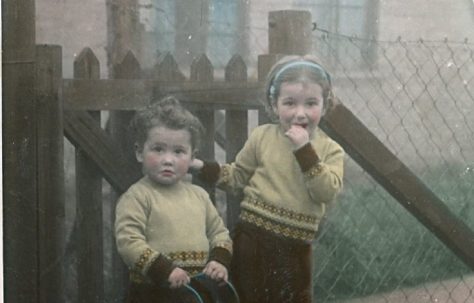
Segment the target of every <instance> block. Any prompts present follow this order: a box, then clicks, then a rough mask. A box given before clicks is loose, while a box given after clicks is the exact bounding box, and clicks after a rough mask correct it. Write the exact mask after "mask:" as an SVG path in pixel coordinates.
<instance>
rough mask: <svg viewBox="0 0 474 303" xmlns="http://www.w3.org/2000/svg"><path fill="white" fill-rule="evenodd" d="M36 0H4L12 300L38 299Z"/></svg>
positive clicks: (7, 259) (7, 265)
mask: <svg viewBox="0 0 474 303" xmlns="http://www.w3.org/2000/svg"><path fill="white" fill-rule="evenodd" d="M34 3H35V2H34V1H33V0H4V1H2V26H3V28H2V34H3V36H2V77H3V78H2V85H3V89H2V97H3V100H2V117H3V118H2V132H3V136H2V137H3V138H2V139H3V140H2V141H3V163H2V165H3V220H4V221H3V239H5V241H4V242H3V260H4V264H3V267H4V272H3V274H4V275H3V283H4V287H5V293H4V297H5V302H12V303H15V302H38V301H39V297H38V295H39V289H38V287H39V282H38V275H39V271H38V269H39V264H38V258H37V256H38V231H37V224H38V218H37V215H38V213H37V211H38V208H37V206H38V205H37V202H38V197H37V172H38V167H37V161H38V159H37V150H36V138H37V137H36V119H37V116H38V114H37V113H36V108H35V92H34V82H35V78H34V77H35V5H34ZM7 239H8V241H7Z"/></svg>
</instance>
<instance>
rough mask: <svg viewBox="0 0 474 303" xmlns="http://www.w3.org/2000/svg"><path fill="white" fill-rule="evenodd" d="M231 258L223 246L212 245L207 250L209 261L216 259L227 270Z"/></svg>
mask: <svg viewBox="0 0 474 303" xmlns="http://www.w3.org/2000/svg"><path fill="white" fill-rule="evenodd" d="M231 259H232V254H231V253H230V251H228V250H227V249H225V248H222V247H214V248H213V249H212V250H211V251H210V252H209V260H208V262H209V261H216V262H219V263H220V264H222V265H224V266H225V268H227V270H229V268H230V261H231Z"/></svg>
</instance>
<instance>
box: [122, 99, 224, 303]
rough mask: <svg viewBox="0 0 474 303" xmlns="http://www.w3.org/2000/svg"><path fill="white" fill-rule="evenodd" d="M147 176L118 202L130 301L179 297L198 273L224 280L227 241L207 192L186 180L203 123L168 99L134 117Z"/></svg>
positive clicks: (139, 153) (139, 155) (140, 158)
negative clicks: (193, 275)
mask: <svg viewBox="0 0 474 303" xmlns="http://www.w3.org/2000/svg"><path fill="white" fill-rule="evenodd" d="M131 126H132V130H133V131H134V133H135V140H136V141H135V151H136V157H137V160H138V161H139V162H140V163H142V167H143V174H144V177H143V178H142V179H141V180H139V181H138V182H137V183H135V184H134V185H132V186H131V187H130V188H129V189H128V191H127V192H125V193H124V194H123V195H122V196H121V197H120V200H119V202H118V204H117V210H116V221H115V237H116V242H117V248H118V251H119V253H120V255H121V256H122V258H123V260H124V261H125V263H126V264H127V265H128V267H129V269H130V280H131V284H130V290H129V295H128V299H127V300H128V302H134V303H140V302H143V303H145V302H146V303H149V302H182V301H176V300H175V298H176V295H175V294H176V291H173V289H174V288H179V287H181V286H183V285H184V284H187V283H189V282H190V274H194V273H197V272H200V271H203V272H204V273H205V274H207V275H208V276H209V277H211V278H212V279H215V280H217V281H221V280H225V281H226V280H227V277H228V271H227V267H228V266H229V264H230V259H231V251H232V242H231V240H230V237H229V232H228V230H227V229H226V227H225V226H224V224H223V221H222V220H221V218H220V217H219V215H218V213H217V211H216V209H215V207H214V206H213V205H212V203H211V201H210V200H209V196H208V195H207V193H206V192H205V191H204V190H203V189H202V188H200V187H198V186H195V185H193V184H190V183H188V182H184V181H183V178H184V177H185V176H186V174H187V172H188V168H189V165H190V163H191V161H192V160H193V158H194V154H195V152H196V149H197V146H198V144H199V140H200V136H201V132H202V129H203V128H202V125H201V123H200V122H199V120H198V119H197V118H196V117H194V116H193V115H192V114H191V113H190V112H188V111H187V110H185V109H184V108H182V107H181V106H180V104H179V102H178V101H177V100H176V99H174V98H172V97H168V98H165V99H164V100H162V101H161V102H158V103H154V104H153V105H151V106H149V107H148V108H146V109H144V110H142V111H139V112H137V114H136V115H135V117H134V119H133V120H132V124H131Z"/></svg>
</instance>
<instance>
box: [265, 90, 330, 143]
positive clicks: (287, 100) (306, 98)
mask: <svg viewBox="0 0 474 303" xmlns="http://www.w3.org/2000/svg"><path fill="white" fill-rule="evenodd" d="M323 106H324V99H323V89H322V87H321V86H320V85H319V84H317V83H314V82H306V81H305V82H283V83H282V84H281V86H280V94H279V96H278V100H276V102H274V103H273V105H272V107H273V111H274V112H275V114H276V115H277V116H278V119H279V121H280V124H281V126H282V128H283V131H284V132H286V131H287V130H289V129H290V127H291V126H292V125H294V126H299V127H303V128H304V129H306V131H307V132H308V134H309V135H310V136H311V135H312V133H313V131H314V130H315V129H316V127H317V126H318V124H319V121H320V120H321V115H322V112H323Z"/></svg>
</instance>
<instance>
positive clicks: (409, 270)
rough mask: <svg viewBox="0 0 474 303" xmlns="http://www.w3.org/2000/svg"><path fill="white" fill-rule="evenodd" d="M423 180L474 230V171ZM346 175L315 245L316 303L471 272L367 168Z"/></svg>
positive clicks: (439, 173) (455, 169) (448, 171)
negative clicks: (352, 179) (353, 175)
mask: <svg viewBox="0 0 474 303" xmlns="http://www.w3.org/2000/svg"><path fill="white" fill-rule="evenodd" d="M421 179H422V180H423V182H424V183H425V184H427V185H428V187H429V188H430V189H432V190H433V191H434V192H435V194H436V195H437V196H438V197H439V198H440V199H441V200H443V201H444V202H445V203H446V205H447V206H448V208H449V209H450V210H451V211H452V212H453V213H454V214H455V215H457V216H458V217H459V218H460V219H461V220H463V221H464V222H465V223H466V224H468V225H469V226H470V227H471V228H473V224H474V205H472V203H471V200H472V197H473V196H474V186H473V184H474V172H473V171H472V169H469V168H467V169H466V168H463V167H460V166H456V165H453V166H450V167H448V168H447V167H438V168H433V169H431V170H427V171H425V172H424V173H423V174H421ZM349 181H350V180H348V181H346V185H345V189H344V192H343V193H342V194H341V195H340V197H339V198H338V201H337V203H336V204H335V205H334V206H333V208H331V209H330V211H329V212H328V217H327V220H326V221H325V222H324V223H323V225H322V226H321V234H320V236H319V238H318V239H317V240H316V242H315V245H314V263H315V269H314V292H315V296H316V299H317V301H318V302H328V301H331V300H333V299H334V300H336V299H343V298H354V297H363V296H366V295H370V294H374V293H379V292H386V291H391V290H394V289H396V288H403V287H410V286H416V285H420V284H422V283H426V282H431V281H438V280H444V279H448V278H451V277H457V276H461V275H463V274H466V273H469V272H470V269H469V268H468V267H467V266H466V265H464V263H462V262H461V261H460V260H459V259H458V258H457V256H455V255H454V254H453V253H452V252H451V251H450V250H449V249H448V248H447V247H446V246H445V245H444V244H443V243H441V242H440V241H439V240H438V239H437V238H436V237H435V236H433V235H432V233H431V232H430V231H429V230H428V229H427V228H425V227H424V226H423V225H422V224H421V223H419V222H418V221H417V220H416V218H415V217H413V216H412V215H411V214H410V213H408V211H406V210H405V209H404V208H403V207H402V206H400V205H399V204H398V202H397V201H396V200H394V199H393V198H392V197H391V196H389V195H388V194H387V193H386V192H385V191H384V190H383V189H382V188H380V186H378V185H377V184H376V183H374V181H373V180H372V179H371V178H370V177H368V176H367V175H366V174H365V173H364V172H362V171H360V172H359V177H358V178H357V181H355V182H352V183H349Z"/></svg>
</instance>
